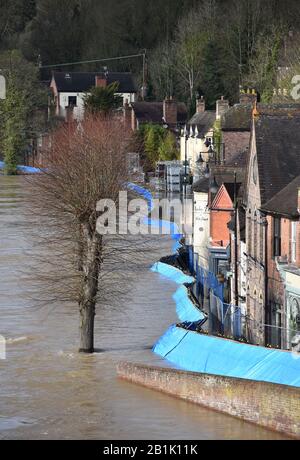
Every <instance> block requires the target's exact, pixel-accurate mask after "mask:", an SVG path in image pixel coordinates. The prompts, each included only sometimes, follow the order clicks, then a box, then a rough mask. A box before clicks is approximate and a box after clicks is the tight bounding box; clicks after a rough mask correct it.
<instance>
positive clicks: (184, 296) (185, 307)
mask: <svg viewBox="0 0 300 460" xmlns="http://www.w3.org/2000/svg"><path fill="white" fill-rule="evenodd" d="M173 299H174V300H175V303H176V312H177V316H178V318H179V319H180V321H181V322H182V323H184V322H186V321H187V322H197V321H201V320H203V319H204V318H205V316H204V314H203V313H202V312H201V311H200V310H199V309H198V308H197V307H196V306H195V304H194V303H193V302H192V300H191V299H190V298H189V294H188V289H187V288H186V287H185V286H180V287H179V288H178V289H177V291H176V292H175V294H174V296H173Z"/></svg>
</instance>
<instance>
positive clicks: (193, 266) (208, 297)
mask: <svg viewBox="0 0 300 460" xmlns="http://www.w3.org/2000/svg"><path fill="white" fill-rule="evenodd" d="M187 256H188V267H189V270H190V272H191V273H192V275H193V276H194V277H195V278H196V286H195V288H194V289H195V292H194V294H195V296H196V297H197V300H198V301H199V302H200V304H201V305H202V306H203V309H204V310H205V311H206V313H208V317H209V325H208V328H209V333H210V334H212V335H218V334H220V335H223V336H225V337H230V338H233V339H235V340H240V339H245V340H246V341H247V342H249V343H252V344H262V343H264V344H265V345H268V346H272V347H273V348H279V349H280V348H281V349H286V350H296V351H297V353H299V352H300V331H297V330H296V329H294V330H292V329H286V328H284V327H281V326H276V325H271V324H265V321H263V319H262V321H261V323H258V322H257V321H255V320H254V319H253V318H251V317H250V316H249V315H247V314H246V311H244V309H243V307H241V306H235V305H231V304H228V303H226V302H225V301H224V284H222V283H220V281H219V280H218V278H217V277H216V276H215V275H214V274H213V273H211V272H210V271H208V270H206V269H204V268H203V267H201V266H200V264H199V256H198V254H196V253H194V251H193V247H192V246H189V247H188V254H187ZM287 337H290V339H287ZM294 342H295V343H294Z"/></svg>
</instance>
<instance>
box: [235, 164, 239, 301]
mask: <svg viewBox="0 0 300 460" xmlns="http://www.w3.org/2000/svg"><path fill="white" fill-rule="evenodd" d="M238 252H239V249H238V201H237V173H236V172H235V173H234V297H235V306H236V307H238V306H239V273H238V270H239V264H238Z"/></svg>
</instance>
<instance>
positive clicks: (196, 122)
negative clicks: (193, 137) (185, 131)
mask: <svg viewBox="0 0 300 460" xmlns="http://www.w3.org/2000/svg"><path fill="white" fill-rule="evenodd" d="M215 121H216V112H215V111H213V110H206V111H205V112H201V113H195V115H194V116H193V117H192V118H191V119H190V121H189V122H188V127H192V128H193V132H194V133H195V129H196V127H197V129H198V136H199V137H203V136H204V135H205V134H207V133H208V131H209V130H211V129H212V128H213V126H214V123H215Z"/></svg>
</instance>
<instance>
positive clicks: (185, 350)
mask: <svg viewBox="0 0 300 460" xmlns="http://www.w3.org/2000/svg"><path fill="white" fill-rule="evenodd" d="M153 351H154V352H155V353H156V354H158V355H159V356H161V357H163V358H165V359H167V360H168V361H170V362H171V363H173V364H175V365H176V366H179V367H180V368H181V369H184V370H187V371H192V372H200V373H204V374H212V375H222V376H228V377H235V378H241V379H247V380H256V381H263V382H269V383H277V384H282V385H290V386H294V387H300V355H299V354H296V353H295V354H293V353H290V352H285V351H280V350H273V349H268V348H263V347H256V346H254V345H248V344H243V343H238V342H233V341H231V340H225V339H219V338H217V337H209V336H206V335H202V334H198V333H195V332H192V331H186V330H184V329H181V328H178V327H176V326H172V327H170V329H169V330H168V331H167V332H166V333H165V334H164V335H163V337H161V339H160V340H159V341H158V342H157V344H156V345H155V347H154V350H153ZM299 410H300V408H299Z"/></svg>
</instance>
